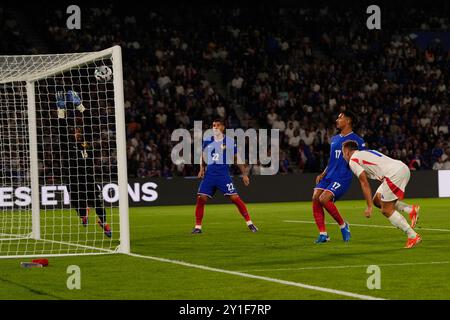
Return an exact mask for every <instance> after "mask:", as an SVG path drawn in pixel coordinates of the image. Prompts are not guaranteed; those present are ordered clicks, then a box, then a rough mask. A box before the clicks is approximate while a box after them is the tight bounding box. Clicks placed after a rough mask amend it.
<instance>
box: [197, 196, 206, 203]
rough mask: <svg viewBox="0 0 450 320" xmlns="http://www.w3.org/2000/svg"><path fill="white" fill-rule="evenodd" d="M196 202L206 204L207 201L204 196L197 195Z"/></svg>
mask: <svg viewBox="0 0 450 320" xmlns="http://www.w3.org/2000/svg"><path fill="white" fill-rule="evenodd" d="M197 200H200V201H203V202H206V201H208V197H207V196H205V195H198V196H197Z"/></svg>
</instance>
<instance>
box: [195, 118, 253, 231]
mask: <svg viewBox="0 0 450 320" xmlns="http://www.w3.org/2000/svg"><path fill="white" fill-rule="evenodd" d="M212 129H213V136H212V137H211V139H208V140H205V141H203V148H202V150H203V153H202V156H201V159H200V172H199V173H198V177H199V178H202V182H201V183H200V187H199V188H198V193H197V204H196V207H195V227H194V229H193V230H192V233H193V234H198V233H202V220H203V213H204V210H205V204H206V201H207V200H208V198H212V197H213V196H214V194H215V192H216V190H217V189H219V190H220V192H222V193H223V195H224V196H227V197H229V199H230V200H231V202H233V203H234V204H235V205H236V207H237V208H238V210H239V213H240V214H241V215H242V217H243V218H244V219H245V221H246V223H247V226H248V228H249V229H250V231H252V232H257V231H258V228H256V226H255V225H254V224H253V222H252V220H251V219H250V215H249V214H248V210H247V207H246V206H245V203H244V202H243V201H242V199H241V198H240V197H239V195H238V193H237V190H236V188H235V187H234V184H233V180H232V179H231V176H230V172H229V170H230V165H231V164H232V163H237V166H238V167H239V169H240V170H241V172H242V180H243V182H244V185H245V186H248V185H249V184H250V179H249V177H248V175H247V169H246V167H245V165H244V164H240V163H238V162H241V161H238V162H235V161H234V160H236V159H238V154H237V146H236V144H235V143H234V140H233V139H231V138H229V137H227V136H225V135H224V131H225V125H224V123H223V121H222V120H214V121H213V125H212ZM205 157H206V159H205ZM239 160H240V159H239ZM204 162H206V168H205V163H204Z"/></svg>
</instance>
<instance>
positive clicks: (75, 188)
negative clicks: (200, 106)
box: [0, 46, 130, 258]
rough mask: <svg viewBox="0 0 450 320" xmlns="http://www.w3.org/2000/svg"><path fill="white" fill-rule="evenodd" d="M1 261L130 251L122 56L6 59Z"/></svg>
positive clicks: (2, 73) (0, 130)
mask: <svg viewBox="0 0 450 320" xmlns="http://www.w3.org/2000/svg"><path fill="white" fill-rule="evenodd" d="M0 136H1V142H0V258H15V257H38V256H39V257H41V256H66V255H88V254H90V255H91V254H110V253H129V252H130V233H129V221H128V219H129V218H128V180H127V164H126V161H127V159H126V129H125V112H124V95H123V74H122V53H121V48H120V47H119V46H114V47H112V48H108V49H106V50H103V51H99V52H85V53H69V54H49V55H23V56H0Z"/></svg>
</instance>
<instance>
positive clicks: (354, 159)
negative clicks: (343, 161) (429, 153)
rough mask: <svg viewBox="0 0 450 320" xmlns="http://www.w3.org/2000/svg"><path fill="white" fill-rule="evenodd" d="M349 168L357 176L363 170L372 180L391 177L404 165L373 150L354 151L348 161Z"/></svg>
mask: <svg viewBox="0 0 450 320" xmlns="http://www.w3.org/2000/svg"><path fill="white" fill-rule="evenodd" d="M349 166H350V169H351V170H352V171H353V173H354V174H355V175H356V176H357V177H359V176H360V175H361V173H362V172H363V171H365V172H366V174H367V177H368V178H369V179H373V180H379V181H383V180H384V178H389V179H391V178H392V177H393V176H394V175H395V174H396V173H397V172H398V171H399V170H401V169H403V168H404V167H406V165H405V164H404V163H403V162H401V161H399V160H395V159H392V158H390V157H388V156H386V155H384V154H382V153H380V152H378V151H375V150H364V151H355V152H354V153H353V155H352V156H351V158H350V161H349Z"/></svg>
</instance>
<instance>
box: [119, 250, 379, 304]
mask: <svg viewBox="0 0 450 320" xmlns="http://www.w3.org/2000/svg"><path fill="white" fill-rule="evenodd" d="M127 255H129V256H131V257H135V258H142V259H149V260H154V261H159V262H165V263H172V264H177V265H181V266H185V267H189V268H196V269H201V270H207V271H212V272H218V273H224V274H230V275H234V276H239V277H244V278H250V279H257V280H263V281H267V282H273V283H278V284H284V285H288V286H293V287H299V288H303V289H308V290H314V291H321V292H326V293H331V294H336V295H340V296H345V297H351V298H356V299H360V300H385V299H383V298H378V297H372V296H368V295H362V294H357V293H353V292H347V291H342V290H336V289H330V288H324V287H319V286H312V285H308V284H304V283H301V282H293V281H286V280H281V279H276V278H269V277H263V276H257V275H253V274H249V273H244V272H239V271H231V270H225V269H219V268H213V267H208V266H204V265H200V264H193V263H189V262H184V261H180V260H172V259H166V258H159V257H153V256H146V255H141V254H136V253H128V254H127Z"/></svg>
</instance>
